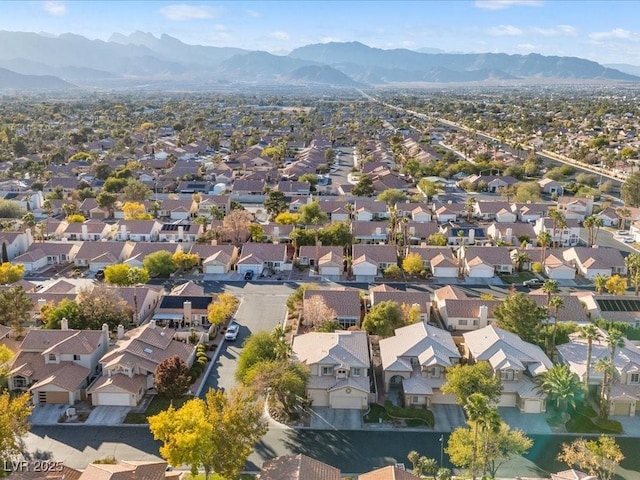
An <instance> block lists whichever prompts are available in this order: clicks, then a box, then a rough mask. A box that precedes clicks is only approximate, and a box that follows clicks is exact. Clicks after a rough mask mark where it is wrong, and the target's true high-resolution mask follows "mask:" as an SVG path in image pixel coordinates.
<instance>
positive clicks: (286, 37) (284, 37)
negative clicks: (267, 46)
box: [269, 32, 291, 41]
mask: <svg viewBox="0 0 640 480" xmlns="http://www.w3.org/2000/svg"><path fill="white" fill-rule="evenodd" d="M269 38H273V39H275V40H283V41H286V40H289V39H290V38H291V35H289V34H288V33H287V32H271V33H270V34H269Z"/></svg>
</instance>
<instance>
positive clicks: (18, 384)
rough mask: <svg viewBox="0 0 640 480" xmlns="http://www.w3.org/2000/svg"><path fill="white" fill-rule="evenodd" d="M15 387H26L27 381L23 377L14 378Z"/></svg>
mask: <svg viewBox="0 0 640 480" xmlns="http://www.w3.org/2000/svg"><path fill="white" fill-rule="evenodd" d="M13 386H14V387H16V388H21V387H26V386H27V381H26V380H25V379H24V378H23V377H14V379H13Z"/></svg>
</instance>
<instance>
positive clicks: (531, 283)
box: [522, 278, 542, 288]
mask: <svg viewBox="0 0 640 480" xmlns="http://www.w3.org/2000/svg"><path fill="white" fill-rule="evenodd" d="M522 286H523V287H529V288H540V287H542V280H539V279H537V278H532V279H530V280H525V281H524V282H522Z"/></svg>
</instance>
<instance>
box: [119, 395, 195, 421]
mask: <svg viewBox="0 0 640 480" xmlns="http://www.w3.org/2000/svg"><path fill="white" fill-rule="evenodd" d="M191 398H193V397H187V396H184V397H180V398H176V399H174V400H171V399H170V398H167V397H163V396H162V395H156V396H155V397H153V400H151V403H149V406H148V407H147V410H146V411H145V412H144V413H138V412H129V413H128V414H127V416H126V417H125V418H124V421H123V422H122V423H129V424H143V423H147V417H152V416H153V415H157V414H158V413H160V412H163V411H165V410H167V409H168V408H169V406H170V405H171V404H173V406H174V408H180V407H181V406H182V405H184V403H185V402H186V401H187V400H190V399H191Z"/></svg>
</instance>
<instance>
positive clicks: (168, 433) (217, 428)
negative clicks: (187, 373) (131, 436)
mask: <svg viewBox="0 0 640 480" xmlns="http://www.w3.org/2000/svg"><path fill="white" fill-rule="evenodd" d="M262 413H263V404H262V402H260V401H258V399H257V394H256V393H255V392H254V391H252V390H251V389H249V388H245V387H239V388H237V389H235V388H233V389H231V390H229V391H228V392H222V391H220V390H218V391H216V390H213V389H210V390H209V391H208V392H207V395H206V397H205V399H204V400H202V399H200V398H195V399H193V400H189V401H188V402H186V403H185V404H184V405H183V406H182V407H180V408H178V409H175V408H173V406H171V407H169V409H168V410H165V411H163V412H160V413H159V414H157V415H154V416H152V417H149V418H148V420H149V429H150V430H151V433H152V434H153V437H154V438H155V439H156V440H160V441H161V442H162V446H161V447H160V455H161V456H162V458H164V459H165V460H166V461H167V462H168V463H169V464H170V465H172V466H174V467H176V466H179V465H189V466H191V473H192V474H193V475H194V476H195V474H197V472H198V470H199V469H203V470H204V474H205V480H209V478H210V476H211V474H212V473H214V472H215V473H216V474H218V475H221V476H222V477H224V478H236V477H237V476H238V474H239V473H240V472H241V471H242V469H243V467H244V465H245V462H246V461H247V458H248V457H249V455H250V454H251V451H252V450H253V445H254V444H255V443H256V442H257V441H258V440H260V439H261V438H262V437H263V436H264V435H265V434H266V433H267V424H266V422H265V420H264V419H263V418H262Z"/></svg>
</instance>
